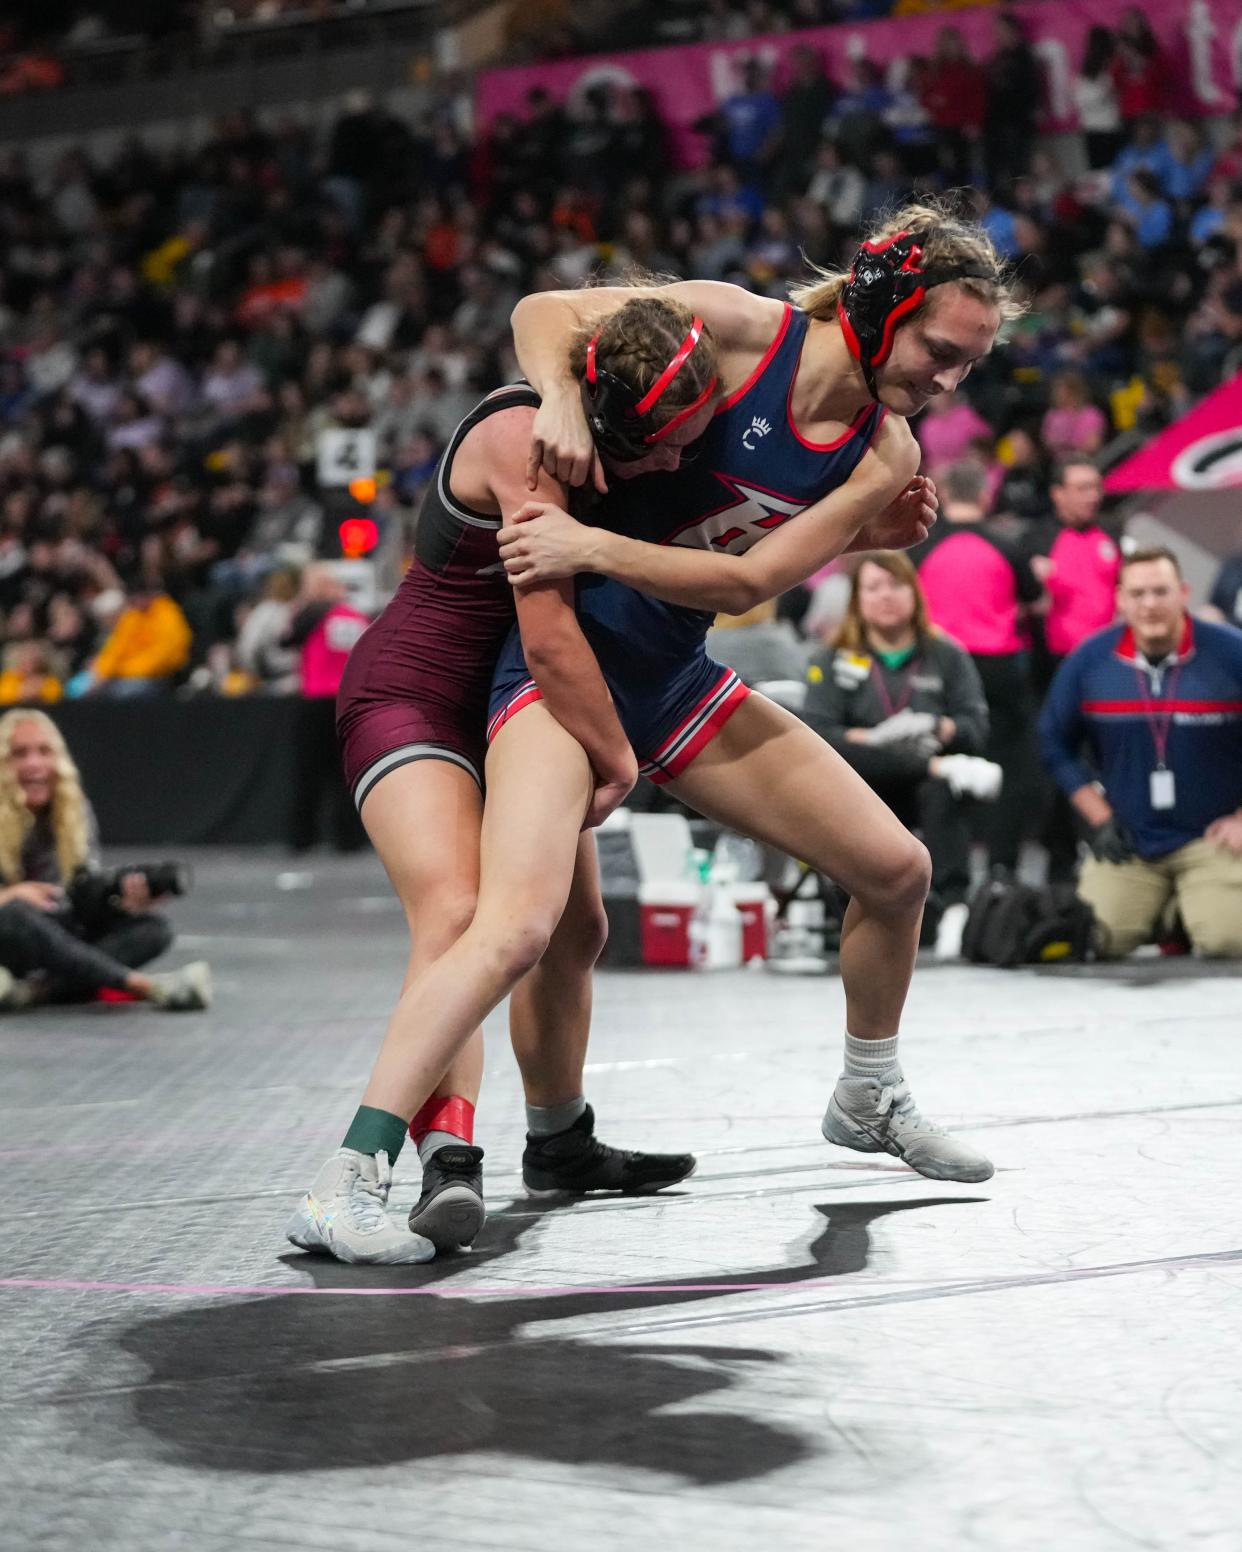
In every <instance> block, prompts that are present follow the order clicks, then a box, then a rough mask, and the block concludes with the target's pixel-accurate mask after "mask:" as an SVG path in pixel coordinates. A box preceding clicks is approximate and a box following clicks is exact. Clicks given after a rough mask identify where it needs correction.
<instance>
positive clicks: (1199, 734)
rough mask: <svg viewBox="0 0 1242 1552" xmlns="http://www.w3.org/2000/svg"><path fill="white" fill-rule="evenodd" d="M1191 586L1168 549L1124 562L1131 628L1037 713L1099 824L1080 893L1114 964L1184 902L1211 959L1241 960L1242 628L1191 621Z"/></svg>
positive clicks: (1067, 669)
mask: <svg viewBox="0 0 1242 1552" xmlns="http://www.w3.org/2000/svg"><path fill="white" fill-rule="evenodd" d="M1188 591H1189V590H1188V589H1187V587H1186V585H1185V583H1184V582H1183V581H1182V575H1181V568H1180V566H1179V565H1178V562H1177V557H1176V556H1175V555H1174V554H1173V552H1172V551H1171V550H1168V549H1165V548H1164V547H1163V546H1159V547H1156V546H1153V547H1151V548H1148V549H1141V550H1136V551H1135V552H1134V553H1133V554H1131V555H1129V556H1127V557H1126V559H1125V560H1124V561H1123V563H1122V570H1121V578H1120V582H1119V584H1118V589H1117V601H1118V607H1119V610H1120V613H1121V617H1122V620H1123V622H1124V623H1123V624H1121V625H1113V626H1110V627H1109V628H1108V629H1107V630H1102V631H1099V632H1098V633H1097V634H1096V635H1094V636H1090V637H1088V638H1087V640H1086V641H1084V642H1083V643H1082V645H1081V646H1079V647H1078V648H1076V649H1075V650H1074V651H1073V652H1071V653H1070V655H1069V656H1068V657H1067V658H1066V659H1065V661H1064V662H1063V663H1062V665H1061V667H1060V668H1059V669H1058V671H1057V674H1056V677H1055V679H1054V680H1053V682H1052V688H1051V690H1050V691H1049V693H1048V699H1047V701H1046V702H1045V705H1044V711H1043V715H1042V717H1041V718H1040V724H1039V730H1040V738H1041V740H1042V743H1043V750H1044V758H1045V760H1046V761H1047V764H1048V767H1049V769H1050V770H1051V772H1052V774H1053V776H1054V777H1055V779H1056V781H1057V783H1058V784H1059V785H1060V787H1061V788H1062V790H1063V791H1064V792H1065V793H1066V794H1067V795H1068V796H1069V798H1070V801H1071V802H1072V803H1073V805H1074V807H1075V808H1076V809H1077V810H1078V812H1079V814H1081V815H1082V817H1083V819H1084V820H1086V822H1087V824H1088V826H1089V827H1090V844H1091V853H1092V854H1091V856H1090V857H1089V858H1088V859H1087V860H1086V862H1085V863H1084V865H1083V869H1082V875H1081V878H1080V879H1079V886H1078V890H1079V894H1080V895H1081V896H1082V898H1083V899H1084V900H1086V901H1087V903H1088V904H1089V905H1090V906H1091V907H1092V908H1093V910H1094V911H1095V914H1096V918H1097V920H1098V922H1099V924H1100V928H1101V945H1100V948H1101V953H1102V954H1104V955H1105V956H1106V957H1107V958H1110V959H1115V958H1120V957H1121V956H1122V955H1123V954H1128V953H1129V952H1130V950H1131V949H1133V948H1137V947H1138V945H1139V944H1140V943H1146V942H1150V941H1151V939H1152V937H1153V935H1154V934H1155V932H1156V929H1157V927H1158V924H1159V922H1160V919H1161V917H1162V915H1163V913H1164V911H1165V909H1166V907H1167V906H1168V904H1169V902H1170V900H1171V899H1173V898H1176V900H1177V904H1178V907H1179V909H1180V911H1181V916H1182V921H1183V922H1184V923H1185V926H1186V930H1187V932H1188V933H1189V935H1190V939H1191V942H1192V943H1193V944H1194V946H1195V948H1196V949H1197V950H1198V951H1199V952H1200V953H1201V954H1210V955H1227V956H1232V955H1242V631H1239V630H1235V629H1234V628H1233V627H1232V626H1229V625H1213V624H1209V623H1207V622H1205V621H1203V620H1192V619H1191V617H1190V615H1189V614H1188V613H1187V609H1186V601H1187V596H1188ZM1084 741H1085V743H1086V744H1087V746H1088V748H1089V749H1090V751H1091V754H1092V758H1093V761H1094V765H1095V770H1094V771H1093V770H1091V769H1089V768H1088V767H1087V765H1086V764H1084V762H1083V760H1082V759H1081V757H1080V753H1079V751H1080V750H1081V749H1082V747H1083V743H1084Z"/></svg>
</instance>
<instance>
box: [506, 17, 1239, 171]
mask: <svg viewBox="0 0 1242 1552" xmlns="http://www.w3.org/2000/svg"><path fill="white" fill-rule="evenodd" d="M1126 3H1127V0H1041V3H1037V4H1033V5H1015V6H1012V7H1007V9H1010V10H1012V11H1014V12H1016V13H1017V14H1018V15H1019V16H1020V17H1021V18H1022V19H1023V21H1024V23H1025V25H1026V29H1027V36H1028V37H1029V38H1030V39H1031V41H1032V43H1033V44H1034V45H1035V48H1036V50H1037V51H1038V53H1039V56H1040V59H1041V61H1042V63H1043V67H1044V74H1045V79H1046V83H1047V124H1048V127H1049V128H1059V129H1072V128H1074V127H1075V119H1074V109H1073V98H1072V83H1073V77H1074V71H1075V70H1076V68H1077V66H1078V63H1079V61H1080V59H1081V58H1082V51H1083V45H1084V43H1085V40H1086V36H1087V32H1088V30H1089V29H1090V28H1091V27H1092V26H1094V25H1095V24H1096V23H1104V24H1105V25H1109V24H1114V23H1115V22H1116V20H1117V18H1118V17H1119V16H1120V15H1121V13H1122V11H1123V10H1125V8H1126ZM1143 9H1144V10H1145V11H1146V13H1147V16H1148V18H1149V20H1150V22H1151V25H1152V28H1153V30H1154V31H1155V33H1156V35H1157V37H1158V38H1159V39H1160V41H1161V43H1162V44H1163V45H1164V46H1165V48H1166V50H1167V54H1168V57H1169V60H1170V66H1171V75H1172V81H1171V86H1172V96H1173V100H1174V102H1175V103H1176V105H1177V107H1178V108H1179V110H1180V111H1183V112H1187V113H1228V112H1229V111H1230V110H1231V108H1232V106H1233V103H1234V101H1235V100H1236V93H1237V90H1238V87H1239V86H1240V85H1242V0H1210V4H1209V0H1145V3H1144V6H1143ZM993 15H994V12H993V11H991V10H990V9H988V8H984V9H980V10H966V11H955V12H952V13H946V14H940V15H935V16H906V17H902V18H901V19H900V20H893V21H877V22H866V23H856V24H846V25H841V26H836V27H816V28H812V29H810V30H808V31H806V32H796V33H784V34H781V35H779V36H776V37H766V38H751V39H748V40H747V41H745V42H744V43H710V44H693V45H686V46H683V47H679V48H664V49H643V50H641V51H637V52H635V53H630V54H597V55H589V56H587V57H585V58H581V59H571V60H559V61H556V62H554V63H551V64H545V65H530V66H522V67H519V68H517V69H513V70H491V71H487V72H485V73H484V74H483V75H482V76H481V77H480V80H479V85H478V94H477V106H478V115H479V124H480V127H486V125H487V124H488V123H490V121H491V120H492V119H493V118H494V117H495V116H496V115H497V114H498V113H514V114H516V115H518V116H519V117H521V116H523V113H524V107H525V100H526V94H527V92H528V91H529V90H530V88H531V87H532V86H546V87H547V88H548V90H549V91H550V92H551V93H552V95H553V97H554V98H555V99H556V100H557V101H558V102H564V101H566V100H569V99H572V98H574V97H575V96H577V95H578V94H580V93H581V92H582V91H583V90H584V89H585V88H586V87H588V86H590V85H591V84H593V83H594V82H598V81H605V80H622V81H625V82H628V83H637V84H638V85H641V86H645V87H647V88H648V89H649V90H650V91H651V92H652V94H653V96H654V98H655V102H656V105H657V107H658V109H659V111H660V114H661V116H662V117H663V118H664V120H665V122H666V123H668V124H669V125H671V127H672V144H673V152H674V155H675V157H676V159H677V161H678V162H679V164H680V165H681V166H683V167H693V166H696V165H697V164H698V163H699V162H701V161H702V160H703V156H704V153H705V149H706V148H705V145H704V142H703V138H702V136H700V135H696V134H695V133H694V132H693V131H692V130H691V129H690V125H691V124H692V123H693V122H694V120H695V119H697V118H699V117H700V116H701V115H702V114H704V113H707V112H710V111H711V109H712V108H713V107H714V106H715V104H716V103H718V102H720V101H721V100H722V99H723V98H725V97H728V96H729V95H730V94H731V93H732V92H734V91H735V90H737V89H738V68H737V67H738V65H739V63H740V62H741V61H742V60H744V59H746V58H748V57H749V56H750V55H752V54H760V55H762V56H763V57H764V58H765V59H768V60H770V61H771V62H772V63H774V64H775V65H776V66H777V70H776V78H775V79H776V84H777V87H778V89H779V87H780V85H781V84H782V81H783V68H782V63H781V62H782V60H783V58H784V56H785V55H786V54H787V53H788V51H789V50H790V48H791V47H793V46H794V45H795V44H797V43H810V44H812V45H814V46H815V47H816V48H817V49H819V50H820V52H821V53H822V55H823V57H824V59H825V61H826V62H827V65H828V68H829V72H830V74H831V75H833V76H834V77H835V78H836V79H837V80H838V81H839V80H841V79H842V78H843V75H844V66H845V64H846V61H847V59H849V58H851V57H855V56H857V55H867V56H868V57H870V58H871V59H873V60H875V61H876V62H877V63H879V64H883V65H885V66H887V67H888V68H889V71H890V80H895V79H898V78H899V77H900V75H901V73H902V65H901V62H902V61H903V60H904V59H906V58H908V57H909V56H910V55H911V54H928V53H930V52H931V49H932V45H933V44H934V42H935V38H936V34H937V33H938V32H939V31H940V29H941V28H942V27H944V26H946V25H952V26H954V27H958V28H960V29H961V31H962V33H963V34H964V35H965V38H966V41H967V45H968V47H969V48H970V49H971V51H972V53H973V54H974V55H975V57H976V58H978V59H981V60H982V59H986V58H987V56H988V54H990V53H991V52H992V49H993V47H994V44H993V37H992V33H993V28H992V17H993Z"/></svg>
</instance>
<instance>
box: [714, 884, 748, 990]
mask: <svg viewBox="0 0 1242 1552" xmlns="http://www.w3.org/2000/svg"><path fill="white" fill-rule="evenodd" d="M707 944H708V947H707V968H708V969H709V970H736V969H737V968H738V966H739V965H740V964H741V963H742V913H741V912H740V911H739V910H738V908H737V906H736V905H734V903H733V899H732V896H731V895H730V893H729V889H728V885H727V883H718V884H715V885H714V886H713V888H712V892H711V905H710V907H709V909H708V916H707Z"/></svg>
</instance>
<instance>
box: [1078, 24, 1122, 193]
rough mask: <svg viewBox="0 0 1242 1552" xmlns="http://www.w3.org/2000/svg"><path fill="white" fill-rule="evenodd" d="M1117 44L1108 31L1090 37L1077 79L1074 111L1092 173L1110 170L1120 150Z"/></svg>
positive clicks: (1094, 29) (1099, 29)
mask: <svg viewBox="0 0 1242 1552" xmlns="http://www.w3.org/2000/svg"><path fill="white" fill-rule="evenodd" d="M1116 60H1117V40H1116V38H1114V36H1113V34H1112V32H1111V31H1110V30H1109V29H1108V28H1107V27H1100V26H1095V27H1092V29H1091V31H1090V32H1089V33H1088V34H1087V47H1086V52H1085V53H1084V54H1083V60H1082V67H1081V69H1080V70H1079V72H1078V74H1077V75H1076V76H1075V77H1074V107H1075V109H1076V110H1077V113H1078V123H1079V125H1080V127H1081V129H1082V132H1083V140H1084V142H1085V145H1086V152H1087V166H1088V167H1089V168H1090V169H1091V170H1092V172H1096V171H1098V170H1099V169H1100V168H1102V167H1108V166H1110V165H1111V164H1112V162H1113V161H1114V160H1115V158H1116V156H1117V154H1118V153H1119V152H1120V150H1121V144H1122V129H1121V104H1120V102H1119V100H1118V97H1117V77H1116Z"/></svg>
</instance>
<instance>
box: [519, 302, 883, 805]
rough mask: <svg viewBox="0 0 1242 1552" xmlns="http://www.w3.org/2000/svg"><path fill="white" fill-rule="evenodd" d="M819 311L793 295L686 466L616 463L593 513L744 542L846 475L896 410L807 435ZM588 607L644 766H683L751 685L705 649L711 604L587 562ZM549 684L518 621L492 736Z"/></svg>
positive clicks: (636, 528)
mask: <svg viewBox="0 0 1242 1552" xmlns="http://www.w3.org/2000/svg"><path fill="white" fill-rule="evenodd" d="M809 322H810V320H809V319H808V318H807V316H806V314H805V313H803V312H801V311H799V310H798V309H796V308H793V307H789V306H787V307H786V308H785V314H784V317H783V319H782V322H781V325H780V328H779V330H778V331H777V334H776V338H775V339H774V340H773V341H772V343H771V345H770V346H769V347H768V350H767V352H766V353H765V355H764V357H763V360H762V361H760V363H759V364H758V366H757V367H756V368H755V370H754V372H752V374H751V375H750V377H749V378H748V380H747V381H746V382H745V383H744V384H743V385H742V386H741V387H740V388H738V389H737V390H736V391H735V392H734V393H732V394H731V395H730V396H729V397H728V398H727V399H725V400H724V401H723V403H722V404H721V405H720V406H719V408H718V409H717V411H716V414H715V415H714V417H713V419H712V422H711V424H710V425H709V426H708V428H707V430H706V432H705V433H704V434H703V436H702V437H701V438H700V439H699V441H698V442H696V443H695V444H694V445H693V447H691V448H690V450H689V454H688V456H686V457H684V458H683V460H682V464H681V467H680V468H679V469H677V470H676V471H673V472H668V473H657V474H645V475H642V476H641V477H640V478H638V479H634V480H621V479H617V478H615V477H614V478H613V480H612V482H611V485H610V489H609V494H608V496H607V497H606V498H605V499H604V501H603V502H602V503H601V504H600V505H599V507H598V508H597V509H596V510H595V512H594V513H593V514H592V519H591V520H592V521H593V522H595V523H596V524H597V525H599V526H602V527H606V528H609V529H611V530H613V531H614V532H616V533H624V534H626V535H628V536H629V537H631V538H636V539H645V540H648V541H650V542H652V543H656V544H681V545H688V546H692V547H698V548H700V549H712V550H718V551H720V552H722V553H724V554H729V555H741V554H744V553H745V552H746V551H747V550H748V549H750V547H751V545H753V544H756V543H757V542H758V541H759V540H760V539H762V538H763V536H764V535H765V534H767V533H770V532H771V531H772V529H774V528H779V527H780V525H781V524H782V523H785V522H787V521H788V520H789V519H790V518H791V517H795V516H796V515H797V514H798V513H799V512H801V511H803V510H804V509H805V508H806V507H808V506H812V505H813V504H814V503H815V502H817V501H819V500H821V499H822V498H823V497H824V496H826V495H827V494H828V493H829V492H830V491H833V490H836V489H838V488H839V487H840V486H842V485H844V484H845V482H846V480H848V479H849V477H850V475H851V474H853V472H854V470H855V469H856V468H857V466H858V463H859V461H860V459H861V458H862V456H863V454H864V453H865V452H866V451H867V449H868V447H870V446H871V443H872V442H873V441H874V439H875V436H876V433H877V432H878V430H879V428H880V425H881V423H882V421H883V419H884V416H885V414H886V413H887V411H886V410H884V409H883V408H882V407H881V406H880V405H878V404H871V405H868V406H866V407H864V408H863V409H862V410H861V411H860V412H859V413H858V415H857V416H856V417H855V419H854V421H853V423H852V424H851V426H850V427H849V429H848V430H847V431H846V432H845V433H844V434H843V435H842V436H840V437H838V438H837V440H836V441H835V442H830V443H827V444H824V445H817V444H815V443H812V442H808V441H807V440H806V438H805V437H803V436H802V434H801V433H800V432H799V431H798V429H797V428H796V427H795V425H794V422H793V416H792V414H791V412H790V399H791V397H792V395H793V386H794V380H795V378H796V376H797V372H798V364H799V361H800V360H801V356H802V346H803V342H804V341H805V339H806V332H807V328H808V325H809ZM577 612H578V621H579V624H580V625H581V626H582V630H583V633H584V635H585V636H586V639H587V641H588V642H589V643H590V645H591V647H592V648H593V650H594V652H595V655H596V657H597V658H598V659H599V665H600V668H601V669H602V670H603V673H604V677H605V679H606V680H607V682H608V687H609V689H610V690H611V692H612V696H613V700H614V701H615V702H616V706H617V713H618V715H619V717H620V719H621V725H622V727H623V728H624V729H625V732H626V735H627V737H628V738H629V740H630V743H631V744H632V746H633V748H634V752H635V754H636V755H637V756H638V759H639V762H640V767H641V769H642V772H643V774H644V775H645V776H648V777H650V779H651V780H652V781H655V782H661V781H670V780H672V779H673V777H675V776H677V775H679V774H680V773H681V772H682V771H683V770H685V769H686V767H687V766H688V765H689V764H690V762H691V760H693V759H694V757H695V756H696V755H697V754H698V753H699V752H700V751H701V750H702V749H703V748H704V747H705V745H706V744H707V743H709V742H710V741H711V739H712V738H713V737H714V736H715V734H716V733H717V732H718V731H719V729H720V728H721V727H723V725H724V723H725V722H726V721H727V720H728V718H729V717H730V716H731V715H732V713H733V712H734V711H735V710H736V709H737V707H738V705H740V704H741V702H742V700H743V699H744V698H745V696H746V694H747V691H746V688H745V686H744V685H743V684H742V683H741V681H740V680H739V679H738V678H737V675H736V674H733V673H731V672H730V671H729V670H727V669H725V668H723V667H721V665H720V664H719V663H716V662H714V661H713V660H712V659H711V658H709V657H708V655H707V651H706V648H705V645H704V641H705V638H706V635H707V631H708V629H709V628H710V626H711V624H712V621H713V619H714V616H713V615H711V614H704V613H702V612H701V611H699V610H695V609H686V608H683V607H681V606H679V605H677V604H668V603H661V602H660V601H659V600H658V599H655V598H649V597H647V596H646V595H645V594H643V593H639V592H637V591H635V589H633V588H631V587H627V586H625V585H624V584H623V583H620V582H613V581H610V580H608V579H606V578H601V577H588V576H582V577H579V578H578V586H577ZM538 693H539V692H538V689H537V687H536V686H535V684H534V681H533V680H532V679H531V677H530V675H529V673H528V672H527V669H526V663H525V659H524V657H523V655H522V643H521V638H520V637H519V635H518V633H517V631H516V630H514V631H512V632H511V633H510V636H509V639H508V641H507V642H506V643H505V646H504V650H503V652H502V653H501V657H500V661H499V663H498V664H497V668H496V677H495V680H494V682H493V687H492V697H491V708H490V709H491V717H490V720H489V723H488V738H489V739H490V738H492V737H494V736H495V733H496V731H497V730H498V729H499V728H500V727H501V726H502V725H503V724H504V722H505V721H506V720H507V718H508V717H509V716H512V715H514V714H515V713H516V712H517V711H518V710H520V709H521V707H523V706H525V705H528V704H529V703H530V701H531V700H534V699H537V698H538Z"/></svg>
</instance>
